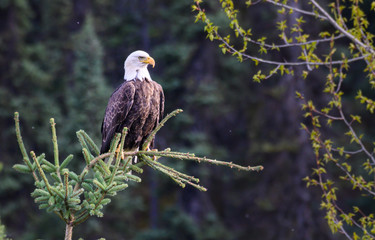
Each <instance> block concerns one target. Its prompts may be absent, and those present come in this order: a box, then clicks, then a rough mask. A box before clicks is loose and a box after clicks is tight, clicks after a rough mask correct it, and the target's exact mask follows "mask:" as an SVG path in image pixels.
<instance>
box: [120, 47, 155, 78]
mask: <svg viewBox="0 0 375 240" xmlns="http://www.w3.org/2000/svg"><path fill="white" fill-rule="evenodd" d="M148 64H151V65H152V67H155V60H154V59H153V58H152V57H150V55H149V54H148V53H146V52H145V51H141V50H138V51H135V52H132V53H131V54H130V55H129V56H128V57H127V58H126V60H125V63H124V69H125V75H124V79H125V81H131V80H134V79H139V80H141V81H142V80H143V79H145V78H147V79H149V80H152V79H151V76H150V73H149V72H148V70H147V65H148Z"/></svg>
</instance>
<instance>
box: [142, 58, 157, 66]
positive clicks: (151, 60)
mask: <svg viewBox="0 0 375 240" xmlns="http://www.w3.org/2000/svg"><path fill="white" fill-rule="evenodd" d="M141 62H143V63H148V64H150V65H152V67H155V60H154V59H153V58H152V57H147V58H146V59H145V60H141Z"/></svg>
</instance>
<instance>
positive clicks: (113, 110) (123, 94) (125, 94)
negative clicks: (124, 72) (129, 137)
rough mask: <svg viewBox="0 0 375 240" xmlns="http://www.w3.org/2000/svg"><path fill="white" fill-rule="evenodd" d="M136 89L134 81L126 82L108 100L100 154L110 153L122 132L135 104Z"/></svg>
mask: <svg viewBox="0 0 375 240" xmlns="http://www.w3.org/2000/svg"><path fill="white" fill-rule="evenodd" d="M134 94H135V87H134V85H133V81H125V82H124V83H123V84H122V85H121V86H120V87H118V88H117V89H116V90H115V91H114V92H113V93H112V95H111V97H110V99H109V100H108V105H107V108H106V110H105V115H104V119H103V123H102V147H101V149H100V153H105V152H108V151H109V148H110V145H111V141H112V138H113V137H114V135H115V133H116V132H121V131H122V129H123V127H124V121H125V119H126V117H127V116H128V114H129V111H130V109H131V108H132V106H133V103H134Z"/></svg>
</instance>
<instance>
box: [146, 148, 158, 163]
mask: <svg viewBox="0 0 375 240" xmlns="http://www.w3.org/2000/svg"><path fill="white" fill-rule="evenodd" d="M146 151H147V152H157V151H158V150H157V149H156V148H154V149H150V148H149V147H148V148H147V150H146ZM152 160H153V161H156V156H155V155H154V156H152Z"/></svg>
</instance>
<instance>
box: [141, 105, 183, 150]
mask: <svg viewBox="0 0 375 240" xmlns="http://www.w3.org/2000/svg"><path fill="white" fill-rule="evenodd" d="M182 112H183V110H182V109H176V110H174V111H173V112H171V113H169V114H168V115H167V116H165V117H164V118H163V120H161V121H160V123H159V124H158V125H157V126H156V128H155V129H154V130H153V131H152V132H151V133H150V135H149V136H148V137H147V139H146V141H145V142H144V144H143V146H142V150H146V149H147V148H148V147H149V146H150V143H151V141H152V140H153V139H154V137H155V135H156V133H157V132H158V131H159V130H160V128H162V127H163V126H164V124H165V123H166V122H167V121H168V120H169V119H170V118H172V117H174V116H176V115H177V114H179V113H182Z"/></svg>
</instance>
